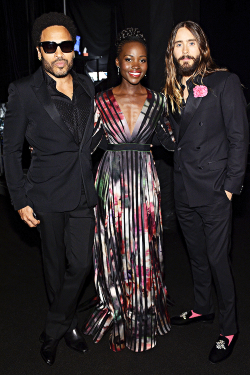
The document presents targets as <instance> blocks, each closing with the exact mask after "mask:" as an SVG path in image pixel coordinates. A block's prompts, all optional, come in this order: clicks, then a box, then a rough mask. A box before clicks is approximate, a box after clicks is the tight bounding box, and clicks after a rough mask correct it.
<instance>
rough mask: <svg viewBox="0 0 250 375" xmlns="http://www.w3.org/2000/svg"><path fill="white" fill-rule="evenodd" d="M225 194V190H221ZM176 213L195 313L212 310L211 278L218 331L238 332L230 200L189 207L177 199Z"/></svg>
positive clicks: (223, 198)
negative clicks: (183, 241) (231, 259)
mask: <svg viewBox="0 0 250 375" xmlns="http://www.w3.org/2000/svg"><path fill="white" fill-rule="evenodd" d="M223 193H224V192H223ZM176 213H177V217H178V220H179V222H180V225H181V229H182V232H183V234H184V237H185V240H186V244H187V249H188V253H189V257H190V262H191V268H192V274H193V281H194V300H195V303H194V307H193V310H194V311H195V312H196V313H197V314H209V313H212V312H213V311H214V307H213V301H212V295H211V289H212V278H213V281H214V283H215V288H216V292H217V297H218V302H219V322H220V333H221V334H222V335H226V336H228V335H233V334H235V333H236V332H237V322H236V308H235V291H234V282H233V277H232V273H231V267H230V260H229V251H230V245H231V223H232V203H231V202H230V201H229V199H228V198H227V196H226V194H225V196H224V195H223V194H222V199H221V200H219V201H217V202H215V203H214V204H211V205H207V206H202V207H189V206H188V205H187V204H185V203H181V202H179V201H176Z"/></svg>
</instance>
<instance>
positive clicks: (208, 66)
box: [163, 21, 227, 112]
mask: <svg viewBox="0 0 250 375" xmlns="http://www.w3.org/2000/svg"><path fill="white" fill-rule="evenodd" d="M181 27H185V28H186V29H188V30H189V31H190V32H191V33H192V34H193V36H194V37H195V39H196V40H197V43H198V47H199V50H200V63H199V66H198V68H197V69H196V71H195V72H194V73H193V75H192V81H193V80H194V78H195V77H197V76H201V79H202V78H203V77H206V76H208V75H209V74H212V73H214V72H218V71H227V69H226V68H219V67H218V66H217V65H216V64H215V62H214V61H213V59H212V57H211V54H210V48H209V45H208V40H207V37H206V35H205V33H204V31H203V30H202V28H201V27H200V26H199V25H198V24H197V23H195V22H193V21H184V22H180V23H178V25H176V26H175V28H174V29H173V31H172V33H171V36H170V39H169V42H168V47H167V50H166V54H165V62H166V69H165V74H166V84H165V87H164V89H163V92H164V94H165V95H166V96H168V98H169V101H170V105H171V109H172V112H175V107H176V105H177V108H178V112H180V110H181V106H182V96H183V90H182V88H181V84H180V82H179V81H178V79H177V78H178V77H177V71H176V66H175V63H174V41H175V38H176V34H177V32H178V30H179V29H180V28H181Z"/></svg>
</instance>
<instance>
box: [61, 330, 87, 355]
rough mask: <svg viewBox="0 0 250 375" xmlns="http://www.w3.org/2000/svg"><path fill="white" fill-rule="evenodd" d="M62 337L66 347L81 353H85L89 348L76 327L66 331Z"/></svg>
mask: <svg viewBox="0 0 250 375" xmlns="http://www.w3.org/2000/svg"><path fill="white" fill-rule="evenodd" d="M64 339H65V342H66V344H67V345H68V347H69V348H71V349H74V350H76V351H78V352H81V353H85V352H87V351H88V350H89V348H88V345H87V343H86V341H85V339H84V337H83V335H82V333H81V331H80V330H79V328H77V327H76V328H75V329H73V330H72V331H70V332H66V333H65V335H64Z"/></svg>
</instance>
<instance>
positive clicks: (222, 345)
mask: <svg viewBox="0 0 250 375" xmlns="http://www.w3.org/2000/svg"><path fill="white" fill-rule="evenodd" d="M237 338H238V335H237V334H236V335H234V337H233V339H232V341H231V343H230V345H228V343H229V340H228V339H227V338H226V337H225V336H219V337H218V340H217V341H216V343H215V344H214V346H213V348H212V350H211V352H210V354H209V361H210V362H212V363H213V364H214V363H218V362H221V361H224V359H226V358H228V357H229V356H230V355H231V354H232V352H233V348H234V345H235V343H236V340H237Z"/></svg>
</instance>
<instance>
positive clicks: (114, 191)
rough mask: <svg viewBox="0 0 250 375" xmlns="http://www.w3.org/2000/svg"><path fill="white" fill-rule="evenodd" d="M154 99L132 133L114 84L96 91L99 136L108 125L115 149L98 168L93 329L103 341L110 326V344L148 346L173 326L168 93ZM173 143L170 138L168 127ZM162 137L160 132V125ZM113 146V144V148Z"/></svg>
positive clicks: (149, 98)
mask: <svg viewBox="0 0 250 375" xmlns="http://www.w3.org/2000/svg"><path fill="white" fill-rule="evenodd" d="M147 93H148V95H147V99H146V101H145V103H144V105H143V108H142V111H141V113H140V115H139V117H138V120H137V121H136V124H135V127H134V130H133V133H132V134H131V133H130V130H129V127H128V124H127V121H126V119H125V117H124V115H123V113H122V111H121V109H120V108H119V105H118V103H117V101H116V99H115V97H114V95H113V92H112V90H107V91H104V92H102V93H100V94H99V95H98V96H97V98H96V105H97V115H98V116H99V118H98V121H97V123H96V130H95V136H96V135H97V134H98V132H102V131H104V134H105V136H106V138H107V139H108V143H109V144H110V145H109V148H108V150H107V151H106V152H105V154H104V155H103V157H102V159H101V162H100V165H99V167H98V171H97V176H96V181H95V187H96V190H97V193H98V205H97V207H96V210H95V218H96V227H95V238H94V249H93V252H94V268H95V285H96V289H97V293H98V295H99V298H100V302H99V304H98V305H97V307H96V309H95V311H94V313H93V315H92V316H91V318H90V319H89V321H88V323H87V325H86V327H85V332H84V333H85V334H90V335H93V339H94V341H95V342H99V341H100V339H101V338H102V336H103V335H104V333H105V332H106V331H107V330H108V329H112V331H111V335H110V347H111V349H112V350H114V351H119V350H121V349H123V348H125V346H126V347H128V348H129V349H131V350H133V351H136V352H141V351H144V350H148V349H151V348H153V347H154V346H155V345H156V335H157V334H160V335H163V334H165V333H167V332H168V331H169V330H170V325H169V316H168V312H167V289H166V286H165V284H164V280H163V256H162V223H161V210H160V186H159V180H158V177H157V173H156V169H155V166H154V161H153V157H152V153H151V152H150V151H149V147H148V148H147V146H145V145H148V144H149V143H151V142H152V137H153V135H154V134H155V130H156V128H157V126H158V127H159V125H158V122H159V120H160V119H161V117H162V115H163V113H164V112H165V97H164V96H163V95H162V94H159V93H156V92H154V91H150V90H147ZM163 133H164V134H165V135H166V142H167V143H168V142H169V141H170V142H171V143H172V141H171V139H169V134H168V132H167V133H166V132H163ZM158 137H159V132H158ZM110 148H112V149H110Z"/></svg>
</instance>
